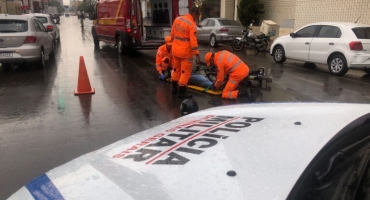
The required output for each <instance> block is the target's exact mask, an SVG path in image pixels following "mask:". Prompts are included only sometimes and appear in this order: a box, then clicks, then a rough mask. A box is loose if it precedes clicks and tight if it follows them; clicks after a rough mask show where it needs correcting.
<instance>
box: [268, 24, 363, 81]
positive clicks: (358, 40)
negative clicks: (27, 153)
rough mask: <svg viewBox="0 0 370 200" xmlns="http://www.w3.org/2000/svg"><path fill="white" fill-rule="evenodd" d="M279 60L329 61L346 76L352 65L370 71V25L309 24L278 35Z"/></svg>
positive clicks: (274, 49) (273, 50)
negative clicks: (287, 33)
mask: <svg viewBox="0 0 370 200" xmlns="http://www.w3.org/2000/svg"><path fill="white" fill-rule="evenodd" d="M270 54H271V55H272V56H273V58H274V60H275V62H277V63H283V62H285V60H286V59H295V60H299V61H304V62H311V63H321V64H327V65H328V67H329V71H330V73H332V74H333V75H337V76H342V75H344V74H346V73H347V71H348V69H362V70H364V71H365V72H366V73H368V74H370V25H364V24H357V23H342V22H318V23H312V24H308V25H306V26H304V27H302V28H300V29H299V30H298V31H296V32H295V33H291V34H290V35H287V36H282V37H278V38H277V39H276V40H275V41H274V42H273V43H272V45H271V49H270Z"/></svg>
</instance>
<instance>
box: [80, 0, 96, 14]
mask: <svg viewBox="0 0 370 200" xmlns="http://www.w3.org/2000/svg"><path fill="white" fill-rule="evenodd" d="M77 10H78V11H81V10H82V11H84V12H85V13H91V12H93V11H94V2H93V1H89V0H87V1H83V2H82V3H81V5H79V6H78V8H77Z"/></svg>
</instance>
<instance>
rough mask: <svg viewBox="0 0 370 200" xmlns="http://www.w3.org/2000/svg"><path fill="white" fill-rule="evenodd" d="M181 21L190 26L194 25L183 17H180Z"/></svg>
mask: <svg viewBox="0 0 370 200" xmlns="http://www.w3.org/2000/svg"><path fill="white" fill-rule="evenodd" d="M179 20H181V21H183V22H185V23H187V24H188V25H190V26H191V25H192V23H191V22H189V20H187V19H185V18H182V17H180V18H179Z"/></svg>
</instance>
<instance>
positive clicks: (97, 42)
mask: <svg viewBox="0 0 370 200" xmlns="http://www.w3.org/2000/svg"><path fill="white" fill-rule="evenodd" d="M92 35H93V40H94V45H95V47H99V40H98V36H97V35H96V33H95V31H92Z"/></svg>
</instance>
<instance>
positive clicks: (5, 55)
mask: <svg viewBox="0 0 370 200" xmlns="http://www.w3.org/2000/svg"><path fill="white" fill-rule="evenodd" d="M0 57H7V58H8V57H13V53H0Z"/></svg>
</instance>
